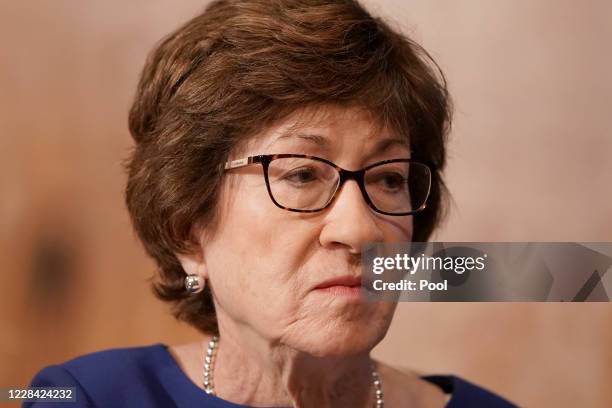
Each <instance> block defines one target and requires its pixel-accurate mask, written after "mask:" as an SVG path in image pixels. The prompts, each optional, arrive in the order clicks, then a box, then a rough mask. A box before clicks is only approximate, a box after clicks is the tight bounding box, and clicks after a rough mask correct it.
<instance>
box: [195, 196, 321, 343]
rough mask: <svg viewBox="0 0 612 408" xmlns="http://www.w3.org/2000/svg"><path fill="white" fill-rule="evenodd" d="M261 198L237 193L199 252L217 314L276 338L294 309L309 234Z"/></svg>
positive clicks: (302, 225) (304, 226)
mask: <svg viewBox="0 0 612 408" xmlns="http://www.w3.org/2000/svg"><path fill="white" fill-rule="evenodd" d="M263 193H264V194H265V195H262V194H260V193H259V192H257V193H252V194H237V195H236V197H235V200H234V201H233V204H232V205H231V208H228V210H227V211H228V212H227V213H228V214H231V216H229V217H224V218H223V222H221V223H220V224H219V227H220V228H219V230H218V233H217V235H216V237H215V239H214V241H212V242H210V243H209V244H208V245H206V247H205V248H204V251H205V256H206V264H207V267H208V268H209V276H210V281H211V285H212V288H213V293H214V295H215V300H216V302H217V305H218V309H221V310H218V312H219V315H220V316H226V317H228V318H231V319H232V320H235V321H238V322H241V323H243V324H247V325H249V326H251V327H253V328H255V330H257V331H258V332H260V333H262V334H265V336H266V337H275V336H277V337H278V336H279V335H280V333H282V332H283V331H284V329H285V327H286V326H287V325H289V324H290V322H291V321H292V320H293V319H294V316H295V314H296V313H297V310H298V309H299V298H300V294H301V293H303V292H304V286H305V284H306V283H305V282H304V280H303V279H302V278H303V277H302V276H301V274H300V273H299V271H300V270H302V269H303V267H302V266H303V265H302V263H303V262H304V260H306V259H308V257H307V256H306V254H307V253H308V250H309V248H310V247H311V246H312V242H314V241H313V240H314V239H315V235H314V234H313V232H312V228H310V229H307V228H309V226H308V224H305V223H303V222H302V223H299V222H296V221H295V220H294V219H293V217H291V216H290V214H285V212H283V210H280V209H277V208H276V207H275V206H274V204H273V203H272V202H271V201H270V199H269V197H268V196H267V191H265V186H264V191H263ZM288 215H289V216H288ZM221 318H223V317H221Z"/></svg>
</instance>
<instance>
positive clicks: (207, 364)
mask: <svg viewBox="0 0 612 408" xmlns="http://www.w3.org/2000/svg"><path fill="white" fill-rule="evenodd" d="M218 342H219V338H218V337H217V336H213V337H212V339H211V340H210V341H209V342H208V347H207V348H206V356H205V357H204V371H203V384H204V391H206V393H207V394H210V395H216V393H215V385H214V383H213V366H214V364H215V356H216V353H215V351H216V349H217V343H218ZM372 384H373V385H374V390H375V394H376V401H375V402H374V408H383V407H384V405H385V401H384V399H383V392H382V382H381V380H380V377H379V376H378V373H377V372H376V369H374V367H372Z"/></svg>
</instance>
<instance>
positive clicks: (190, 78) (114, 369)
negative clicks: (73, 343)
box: [33, 0, 512, 408]
mask: <svg viewBox="0 0 612 408" xmlns="http://www.w3.org/2000/svg"><path fill="white" fill-rule="evenodd" d="M449 111H450V109H449V102H448V95H447V91H446V87H445V83H444V79H443V77H442V74H441V73H440V72H439V70H438V69H437V67H436V65H435V64H434V63H433V62H432V61H431V59H430V58H428V56H427V54H426V53H425V51H424V50H423V49H422V48H420V47H419V46H418V45H416V44H415V43H413V42H411V41H410V40H409V39H407V38H405V37H403V36H401V35H400V34H398V33H397V32H395V31H393V30H392V29H390V27H389V26H388V25H386V24H385V23H384V22H382V21H380V20H378V19H375V18H373V17H372V16H370V15H369V14H368V13H367V12H366V11H365V10H364V9H363V8H362V7H361V6H360V5H359V4H358V3H357V2H356V1H353V0H274V1H270V0H244V1H238V0H218V1H214V2H212V3H211V4H210V5H209V6H208V7H207V8H206V10H205V11H204V12H203V13H202V14H201V15H198V16H196V17H195V18H193V19H192V20H191V21H189V22H188V23H187V24H185V25H184V26H182V27H181V28H179V29H178V30H177V31H175V32H174V33H172V34H171V35H170V36H168V37H167V38H166V39H164V40H163V41H162V42H161V43H160V44H159V45H158V46H157V47H156V48H155V49H154V50H153V52H152V53H151V54H150V56H149V58H148V60H147V62H146V66H145V68H144V71H143V74H142V77H141V80H140V84H139V87H138V90H137V93H136V98H135V101H134V105H133V106H132V109H131V112H130V130H131V133H132V136H133V138H134V140H135V141H136V147H135V150H134V152H133V155H132V157H131V159H130V161H129V163H128V168H129V179H128V184H127V191H126V201H127V206H128V208H129V212H130V215H131V217H132V220H133V223H134V226H135V229H136V231H137V232H138V235H139V237H140V238H141V240H142V242H143V243H144V246H145V248H146V250H147V252H148V254H149V255H150V256H151V257H153V258H154V259H155V261H156V262H157V263H158V265H159V274H158V276H157V280H156V281H155V283H154V288H155V292H156V294H157V295H158V296H159V297H160V298H161V299H163V300H165V301H168V302H171V303H172V304H173V306H174V312H175V314H176V316H177V317H178V318H179V319H182V320H185V321H187V322H189V323H190V324H191V325H193V326H194V327H195V328H197V329H198V330H199V331H201V333H202V340H201V341H199V342H196V343H194V344H187V345H181V346H175V347H167V346H164V345H155V346H150V347H142V348H135V349H123V350H110V351H104V352H99V353H95V354H92V355H88V356H84V357H80V358H78V359H75V360H73V361H70V362H67V363H64V364H61V365H57V366H52V367H49V368H46V369H44V370H43V371H41V372H40V373H39V374H38V375H37V377H36V378H35V379H34V381H33V385H35V386H50V385H62V386H72V387H75V388H76V396H77V405H79V406H99V407H120V406H121V407H123V406H130V407H153V406H155V407H157V406H159V407H175V406H176V407H196V406H200V407H219V408H220V407H225V408H230V407H245V406H256V407H259V406H293V407H307V408H310V407H382V406H387V407H392V408H393V407H442V406H449V407H468V406H470V407H474V406H483V407H507V406H512V405H511V404H509V403H507V402H505V401H503V400H502V399H501V398H499V397H497V396H495V395H494V394H492V393H489V392H487V391H485V390H483V389H482V388H479V387H477V386H475V385H473V384H470V383H468V382H466V381H464V380H461V379H459V378H457V377H453V376H447V377H445V376H428V377H420V376H418V375H416V374H414V373H411V372H404V371H399V370H396V369H394V368H392V367H389V366H387V365H386V364H382V363H380V362H376V361H374V360H372V359H371V358H370V351H371V350H372V349H373V348H374V347H375V346H376V345H377V344H378V343H379V342H380V341H381V340H382V339H383V338H384V336H385V334H386V332H387V329H388V328H389V325H390V323H391V320H392V317H393V313H394V310H395V306H396V305H395V303H393V302H366V301H364V299H363V297H362V295H361V290H360V276H361V250H362V245H364V244H365V243H371V242H397V241H426V240H427V238H428V237H429V236H430V234H431V232H432V230H433V229H434V228H435V227H436V225H437V223H438V221H439V218H440V214H441V212H442V209H443V205H442V202H443V199H444V193H445V189H444V184H443V181H442V178H441V171H442V169H443V167H444V161H445V135H446V131H447V129H448V125H449ZM447 404H448V405H447ZM43 406H48V405H43Z"/></svg>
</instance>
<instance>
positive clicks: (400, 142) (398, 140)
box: [272, 132, 411, 158]
mask: <svg viewBox="0 0 612 408" xmlns="http://www.w3.org/2000/svg"><path fill="white" fill-rule="evenodd" d="M288 139H301V140H305V141H307V142H309V143H312V144H315V145H317V147H322V148H329V139H328V138H326V137H324V136H321V135H317V134H313V133H293V132H288V133H285V134H283V135H281V136H279V137H278V138H276V139H275V140H274V142H272V144H274V143H276V142H278V141H281V140H288ZM396 145H397V146H401V147H405V148H406V149H408V150H409V151H410V150H411V148H410V142H409V141H408V138H405V137H386V138H384V139H382V140H379V141H378V142H376V144H375V145H374V146H373V147H372V148H371V149H370V152H369V153H368V155H367V157H368V158H369V157H372V156H376V155H377V154H380V153H382V152H384V151H385V150H387V149H388V148H390V147H392V146H396Z"/></svg>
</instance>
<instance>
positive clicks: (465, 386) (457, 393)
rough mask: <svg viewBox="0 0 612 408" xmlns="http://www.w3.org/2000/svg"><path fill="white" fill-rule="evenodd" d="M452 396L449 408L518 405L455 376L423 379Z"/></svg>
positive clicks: (510, 407)
mask: <svg viewBox="0 0 612 408" xmlns="http://www.w3.org/2000/svg"><path fill="white" fill-rule="evenodd" d="M422 378H423V379H424V380H425V381H428V382H431V383H432V384H435V385H437V386H438V387H440V388H441V389H443V390H444V391H445V392H446V393H449V394H451V399H450V401H449V404H448V408H462V407H474V406H478V407H480V406H482V407H490V408H516V407H517V405H515V404H513V403H511V402H510V401H508V400H506V399H504V398H502V397H501V396H499V395H497V394H495V393H494V392H492V391H489V390H487V389H485V388H483V387H481V386H479V385H476V384H474V383H472V382H470V381H467V380H465V379H463V378H461V377H457V376H454V375H429V376H424V377H422Z"/></svg>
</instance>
